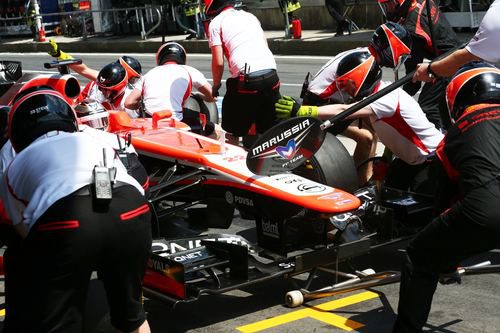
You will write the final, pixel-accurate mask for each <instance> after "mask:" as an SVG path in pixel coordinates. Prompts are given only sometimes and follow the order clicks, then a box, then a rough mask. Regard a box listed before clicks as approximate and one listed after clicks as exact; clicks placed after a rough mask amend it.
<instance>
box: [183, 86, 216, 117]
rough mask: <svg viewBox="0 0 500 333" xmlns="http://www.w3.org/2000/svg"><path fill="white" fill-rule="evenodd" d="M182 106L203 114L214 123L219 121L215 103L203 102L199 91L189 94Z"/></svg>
mask: <svg viewBox="0 0 500 333" xmlns="http://www.w3.org/2000/svg"><path fill="white" fill-rule="evenodd" d="M184 108H185V109H189V110H191V111H195V112H201V113H203V114H205V116H206V117H207V121H211V122H213V123H215V124H218V123H219V112H218V111H217V104H215V103H208V102H205V101H204V100H203V98H202V97H201V94H199V93H193V94H191V96H189V97H188V99H187V100H186V102H185V103H184Z"/></svg>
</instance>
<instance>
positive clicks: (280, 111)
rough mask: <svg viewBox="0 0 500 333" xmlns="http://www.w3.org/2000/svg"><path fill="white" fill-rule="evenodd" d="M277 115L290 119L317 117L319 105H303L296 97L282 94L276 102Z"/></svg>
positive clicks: (280, 117)
mask: <svg viewBox="0 0 500 333" xmlns="http://www.w3.org/2000/svg"><path fill="white" fill-rule="evenodd" d="M274 108H275V110H276V116H277V117H278V118H279V119H288V118H291V117H317V116H318V107H317V106H311V105H303V106H301V105H300V103H298V102H297V101H296V100H295V99H293V98H292V97H290V96H281V98H280V99H279V100H278V102H276V103H275V104H274Z"/></svg>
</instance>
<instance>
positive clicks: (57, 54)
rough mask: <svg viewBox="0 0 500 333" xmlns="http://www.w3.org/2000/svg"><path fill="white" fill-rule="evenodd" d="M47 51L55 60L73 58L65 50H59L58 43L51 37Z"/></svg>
mask: <svg viewBox="0 0 500 333" xmlns="http://www.w3.org/2000/svg"><path fill="white" fill-rule="evenodd" d="M47 53H48V54H49V55H50V56H52V57H54V58H57V60H70V59H73V57H72V56H71V55H70V54H68V53H66V52H63V51H62V50H61V48H60V47H59V45H58V44H57V43H56V41H55V40H53V39H50V40H49V50H48V51H47Z"/></svg>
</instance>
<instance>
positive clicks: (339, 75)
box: [335, 49, 382, 100]
mask: <svg viewBox="0 0 500 333" xmlns="http://www.w3.org/2000/svg"><path fill="white" fill-rule="evenodd" d="M381 78H382V70H381V69H380V67H379V65H378V64H377V62H376V61H375V58H374V57H373V56H372V55H371V54H370V52H368V51H367V50H366V49H360V50H355V51H354V52H351V53H348V54H347V55H346V56H345V57H343V58H342V59H341V60H340V61H339V64H338V66H337V72H336V79H335V81H336V84H337V89H338V90H339V91H340V92H346V93H347V94H348V95H349V96H350V97H352V98H354V99H355V100H360V99H362V98H364V97H367V96H369V95H371V94H372V93H373V90H374V89H375V87H376V86H377V85H378V83H379V82H380V79H381Z"/></svg>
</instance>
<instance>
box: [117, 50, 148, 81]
mask: <svg viewBox="0 0 500 333" xmlns="http://www.w3.org/2000/svg"><path fill="white" fill-rule="evenodd" d="M117 62H118V63H119V64H120V65H122V66H123V68H124V69H125V71H126V72H127V77H128V80H129V81H131V80H134V79H137V78H140V77H141V74H142V67H141V63H140V62H139V60H137V59H136V58H133V57H129V56H121V57H120V58H118V60H117ZM131 83H133V82H131Z"/></svg>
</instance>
